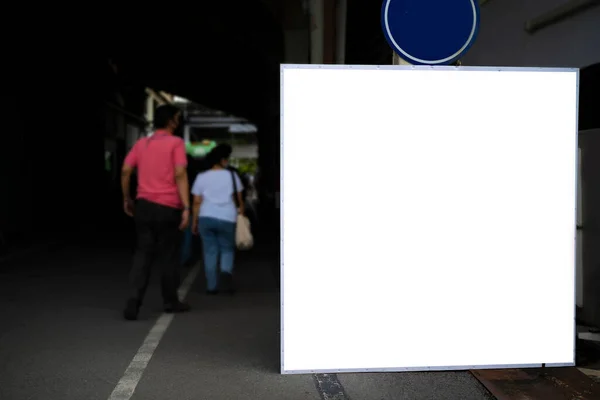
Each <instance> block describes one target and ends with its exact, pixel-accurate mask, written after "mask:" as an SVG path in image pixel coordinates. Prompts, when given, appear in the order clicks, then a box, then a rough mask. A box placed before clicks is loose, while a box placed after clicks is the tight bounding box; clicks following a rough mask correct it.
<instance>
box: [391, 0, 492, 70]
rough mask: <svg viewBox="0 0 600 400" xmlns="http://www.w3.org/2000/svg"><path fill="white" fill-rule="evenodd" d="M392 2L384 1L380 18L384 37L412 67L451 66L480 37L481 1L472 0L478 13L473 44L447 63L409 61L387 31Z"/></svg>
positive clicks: (469, 45) (470, 44)
mask: <svg viewBox="0 0 600 400" xmlns="http://www.w3.org/2000/svg"><path fill="white" fill-rule="evenodd" d="M391 1H393V0H383V3H382V4H381V18H380V20H381V21H380V22H381V30H382V31H383V36H384V37H385V40H386V42H387V43H388V45H389V46H390V47H391V48H392V50H394V52H395V53H396V54H398V56H399V57H400V58H402V59H403V60H404V61H406V62H408V63H410V64H412V65H451V64H453V63H454V62H456V61H457V60H459V59H460V58H461V57H462V56H464V55H465V54H466V53H467V52H468V51H469V50H470V49H471V46H473V44H474V43H475V40H477V36H478V35H479V25H480V21H481V7H480V6H479V1H477V0H470V1H472V2H473V4H474V5H475V12H476V13H477V18H476V21H475V31H474V32H473V38H472V40H471V42H470V43H469V44H467V46H466V47H465V48H464V49H463V50H462V51H461V52H460V53H459V54H457V55H456V56H455V57H453V58H452V59H450V60H448V61H446V62H445V63H441V62H440V63H433V64H431V63H422V62H419V61H415V60H412V59H409V58H408V57H406V56H405V55H404V54H402V51H401V49H399V48H398V47H396V45H394V41H393V40H392V38H391V37H390V35H389V34H388V31H387V29H386V28H385V8H386V6H387V4H388V3H389V2H391Z"/></svg>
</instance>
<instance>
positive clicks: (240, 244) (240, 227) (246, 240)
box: [235, 214, 254, 250]
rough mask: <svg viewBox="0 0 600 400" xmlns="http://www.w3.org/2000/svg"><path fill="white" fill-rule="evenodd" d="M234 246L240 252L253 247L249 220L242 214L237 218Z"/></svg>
mask: <svg viewBox="0 0 600 400" xmlns="http://www.w3.org/2000/svg"><path fill="white" fill-rule="evenodd" d="M235 244H236V246H237V248H238V249H240V250H250V249H251V248H252V246H254V238H253V237H252V230H251V229H250V220H249V219H248V217H246V216H245V215H242V214H238V216H237V225H236V227H235Z"/></svg>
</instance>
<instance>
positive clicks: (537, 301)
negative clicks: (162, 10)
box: [281, 65, 579, 373]
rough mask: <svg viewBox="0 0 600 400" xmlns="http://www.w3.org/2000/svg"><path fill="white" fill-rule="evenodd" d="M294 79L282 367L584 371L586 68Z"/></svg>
mask: <svg viewBox="0 0 600 400" xmlns="http://www.w3.org/2000/svg"><path fill="white" fill-rule="evenodd" d="M281 74H282V81H281V82H282V83H281V85H282V98H281V101H282V103H281V113H282V114H281V118H282V119H281V124H282V131H281V132H282V133H281V142H282V161H281V162H282V170H281V190H282V192H281V228H282V256H281V260H282V261H281V269H282V278H281V279H282V289H281V292H282V293H281V304H282V323H281V325H282V326H281V341H282V347H281V348H282V365H281V370H282V373H308V372H344V371H347V372H351V371H404V370H445V369H474V368H475V369H476V368H499V367H516V366H519V367H537V366H541V365H542V364H546V366H558V365H573V363H574V345H575V277H574V275H575V222H576V212H575V208H576V177H577V173H576V166H577V99H578V74H579V73H578V70H573V69H570V70H564V69H560V70H558V69H516V68H512V69H507V68H505V69H498V68H453V67H434V68H432V67H398V66H387V67H354V66H343V67H339V66H337V67H336V66H329V67H326V66H314V65H313V66H293V65H284V66H282V70H281Z"/></svg>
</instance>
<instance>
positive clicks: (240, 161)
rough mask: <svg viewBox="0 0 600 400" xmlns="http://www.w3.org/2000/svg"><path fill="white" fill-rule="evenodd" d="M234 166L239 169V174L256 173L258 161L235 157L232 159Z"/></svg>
mask: <svg viewBox="0 0 600 400" xmlns="http://www.w3.org/2000/svg"><path fill="white" fill-rule="evenodd" d="M232 161H233V163H232V164H234V165H235V166H236V168H237V169H238V170H239V171H240V173H241V174H251V175H256V171H257V170H258V162H257V160H256V159H254V158H237V159H235V160H232Z"/></svg>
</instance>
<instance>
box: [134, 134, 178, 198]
mask: <svg viewBox="0 0 600 400" xmlns="http://www.w3.org/2000/svg"><path fill="white" fill-rule="evenodd" d="M124 163H125V164H126V165H128V166H130V167H132V168H137V178H138V188H137V198H138V199H144V200H148V201H151V202H153V203H158V204H161V205H164V206H167V207H173V208H182V207H183V203H182V201H181V199H180V198H179V191H178V190H177V184H176V183H175V167H179V166H180V167H186V166H187V157H186V154H185V143H184V142H183V139H181V138H179V137H177V136H173V135H172V134H171V133H170V132H168V131H162V130H158V131H156V132H154V135H152V136H151V137H145V138H142V139H140V140H138V141H137V143H136V144H135V145H134V146H133V148H132V149H131V151H130V152H129V154H127V157H125V161H124Z"/></svg>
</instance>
